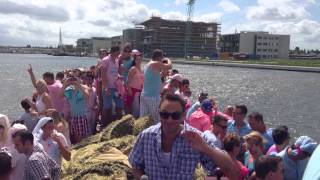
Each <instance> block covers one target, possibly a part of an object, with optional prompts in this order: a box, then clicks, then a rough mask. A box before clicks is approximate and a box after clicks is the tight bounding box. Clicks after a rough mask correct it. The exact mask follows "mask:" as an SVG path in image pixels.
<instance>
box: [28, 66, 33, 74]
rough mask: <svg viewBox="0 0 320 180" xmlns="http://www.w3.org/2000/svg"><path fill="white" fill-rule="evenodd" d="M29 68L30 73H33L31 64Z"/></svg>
mask: <svg viewBox="0 0 320 180" xmlns="http://www.w3.org/2000/svg"><path fill="white" fill-rule="evenodd" d="M27 70H28V72H29V74H31V73H33V70H32V66H31V64H29V68H28V69H27Z"/></svg>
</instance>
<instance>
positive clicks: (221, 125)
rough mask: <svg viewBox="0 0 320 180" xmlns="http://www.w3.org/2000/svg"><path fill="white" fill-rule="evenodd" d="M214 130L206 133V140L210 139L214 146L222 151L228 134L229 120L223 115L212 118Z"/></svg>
mask: <svg viewBox="0 0 320 180" xmlns="http://www.w3.org/2000/svg"><path fill="white" fill-rule="evenodd" d="M211 123H212V128H211V129H210V130H207V131H205V132H204V138H205V139H206V138H207V139H210V140H211V141H212V142H213V143H214V146H215V147H217V148H219V149H222V140H223V138H224V136H225V135H226V132H227V127H228V119H227V118H225V117H223V116H222V115H216V116H214V117H213V118H212V121H211Z"/></svg>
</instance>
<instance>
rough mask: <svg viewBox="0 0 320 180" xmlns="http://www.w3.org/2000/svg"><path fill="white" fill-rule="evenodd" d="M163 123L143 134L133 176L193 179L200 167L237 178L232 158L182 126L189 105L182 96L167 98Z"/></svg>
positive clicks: (162, 110)
mask: <svg viewBox="0 0 320 180" xmlns="http://www.w3.org/2000/svg"><path fill="white" fill-rule="evenodd" d="M159 115H160V123H158V124H156V125H154V126H151V127H149V128H148V129H145V130H144V131H143V132H141V133H140V135H139V137H138V140H137V142H136V143H135V145H134V147H133V149H132V151H131V153H130V155H129V162H130V164H131V166H132V169H133V175H134V177H135V178H136V179H140V178H141V176H142V175H145V176H148V178H149V179H155V180H157V179H159V180H162V179H166V180H176V179H183V180H185V179H187V180H188V179H193V176H194V171H195V169H196V166H197V164H198V163H201V164H202V166H203V167H204V168H205V169H206V171H208V173H212V172H213V171H214V169H215V167H216V165H217V166H219V167H221V168H222V169H224V170H225V172H230V173H229V174H230V177H231V178H234V177H236V176H237V175H238V172H236V171H234V170H233V169H236V168H234V167H235V166H234V164H233V163H232V160H231V158H230V157H229V156H228V155H227V154H226V153H224V152H222V151H220V150H218V149H215V148H212V147H211V146H209V145H208V144H211V143H210V142H206V141H205V140H204V139H203V138H202V137H201V136H202V133H201V132H199V131H197V130H196V129H194V128H192V127H191V126H189V125H187V124H184V125H182V122H183V121H184V118H185V102H184V100H183V99H182V98H181V97H180V96H178V95H166V96H164V97H163V98H162V99H161V102H160V106H159Z"/></svg>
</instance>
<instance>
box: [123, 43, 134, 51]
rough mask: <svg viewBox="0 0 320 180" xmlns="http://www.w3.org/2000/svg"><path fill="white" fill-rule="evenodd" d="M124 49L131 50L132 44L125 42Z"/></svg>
mask: <svg viewBox="0 0 320 180" xmlns="http://www.w3.org/2000/svg"><path fill="white" fill-rule="evenodd" d="M125 49H128V50H130V51H131V50H132V45H131V43H129V42H127V43H125V44H124V46H123V49H122V50H125Z"/></svg>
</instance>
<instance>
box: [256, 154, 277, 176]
mask: <svg viewBox="0 0 320 180" xmlns="http://www.w3.org/2000/svg"><path fill="white" fill-rule="evenodd" d="M281 161H282V159H281V157H277V156H266V155H263V156H260V157H259V158H258V159H257V161H256V163H255V172H256V176H257V177H258V178H261V179H264V178H266V176H267V174H268V173H269V172H271V171H272V172H276V171H277V168H278V164H279V163H280V162H281Z"/></svg>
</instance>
